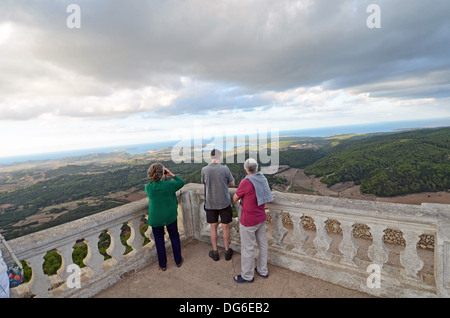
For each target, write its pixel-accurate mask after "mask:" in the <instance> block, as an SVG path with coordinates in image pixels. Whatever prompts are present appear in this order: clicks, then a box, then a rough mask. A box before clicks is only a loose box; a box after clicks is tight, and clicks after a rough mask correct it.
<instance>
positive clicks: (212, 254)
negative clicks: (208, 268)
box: [209, 250, 219, 262]
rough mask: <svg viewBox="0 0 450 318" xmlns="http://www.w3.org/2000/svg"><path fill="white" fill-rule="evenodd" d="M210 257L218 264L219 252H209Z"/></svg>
mask: <svg viewBox="0 0 450 318" xmlns="http://www.w3.org/2000/svg"><path fill="white" fill-rule="evenodd" d="M209 257H211V258H212V259H213V260H214V261H216V262H217V261H218V260H219V252H218V251H214V250H211V251H209Z"/></svg>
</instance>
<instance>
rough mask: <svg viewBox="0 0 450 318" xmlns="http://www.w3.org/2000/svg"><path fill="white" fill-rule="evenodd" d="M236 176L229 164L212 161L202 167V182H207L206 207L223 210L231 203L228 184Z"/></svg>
mask: <svg viewBox="0 0 450 318" xmlns="http://www.w3.org/2000/svg"><path fill="white" fill-rule="evenodd" d="M233 181H234V178H233V176H232V175H231V171H230V169H229V168H228V167H227V166H224V165H221V164H220V163H210V164H208V165H207V166H205V167H203V168H202V180H201V182H202V183H206V203H205V208H206V209H209V210H221V209H224V208H226V207H227V206H229V205H230V204H231V198H230V193H229V192H228V184H229V183H230V182H233Z"/></svg>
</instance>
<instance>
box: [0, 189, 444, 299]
mask: <svg viewBox="0 0 450 318" xmlns="http://www.w3.org/2000/svg"><path fill="white" fill-rule="evenodd" d="M235 191H236V189H230V195H233V194H234V192H235ZM177 195H178V197H179V222H178V224H179V227H180V232H181V237H182V240H183V241H186V240H189V239H191V238H195V239H198V240H201V241H205V242H210V235H209V225H208V224H207V223H206V218H205V212H204V209H203V204H204V200H205V198H204V190H203V186H202V185H199V184H188V185H185V186H184V187H183V189H182V190H181V191H179V192H178V194H177ZM273 195H274V201H273V202H272V203H269V204H267V205H266V208H267V212H268V215H269V216H270V222H268V225H269V226H268V237H269V245H270V246H269V262H270V263H272V264H274V265H278V266H282V267H285V268H287V269H290V270H293V271H297V272H300V273H303V274H306V275H309V276H312V277H315V278H319V279H322V280H326V281H329V282H332V283H335V284H338V285H341V286H344V287H347V288H352V289H356V290H361V291H364V292H367V293H369V294H372V295H377V296H385V297H449V296H450V269H449V268H450V205H443V204H422V205H406V204H392V203H383V202H374V201H362V200H348V199H339V198H331V197H319V196H312V195H300V194H288V193H280V192H276V191H274V192H273ZM234 206H235V208H236V211H237V212H238V213H239V212H240V207H239V206H238V205H236V204H235V205H234ZM147 209H148V199H143V200H141V201H137V202H133V203H129V204H126V205H123V206H120V207H117V208H114V209H111V210H108V211H105V212H101V213H98V214H95V215H92V216H88V217H85V218H82V219H79V220H76V221H73V222H70V223H66V224H63V225H60V226H56V227H53V228H49V229H47V230H44V231H40V232H37V233H33V234H30V235H26V236H23V237H19V238H17V239H14V240H11V241H9V244H10V245H11V247H12V248H13V250H14V251H15V253H16V255H17V257H18V258H19V259H20V260H24V261H25V262H26V263H27V264H28V266H29V267H31V269H32V278H31V280H30V281H29V282H28V283H25V284H22V285H20V286H19V287H16V288H14V289H12V290H11V296H12V297H27V296H37V297H89V296H92V295H95V294H96V293H98V292H99V291H101V290H102V289H105V288H108V286H110V285H111V284H114V283H115V282H117V281H118V280H119V279H120V278H121V277H122V276H124V275H126V273H127V272H130V271H137V270H139V269H140V268H142V267H143V266H146V265H147V264H149V263H150V262H152V261H155V260H156V251H155V248H154V244H153V240H152V238H151V230H150V228H149V230H147V232H146V233H145V235H144V236H142V235H141V234H140V227H141V225H142V222H143V221H145V217H146V215H147ZM283 215H289V219H290V220H291V221H292V224H291V225H287V224H286V223H285V222H283V219H284V217H283ZM306 218H308V219H311V220H312V221H313V223H314V227H315V230H310V229H306V228H305V226H304V221H305V219H306ZM331 220H334V222H337V224H338V226H339V227H340V229H341V231H340V232H341V234H339V235H336V234H332V233H329V232H328V231H327V224H328V222H330V221H331ZM233 222H234V223H233V225H232V230H231V235H232V247H233V248H234V249H236V250H238V251H239V249H240V238H239V233H238V228H239V227H238V226H237V223H238V217H235V219H234V221H233ZM124 224H127V225H128V226H129V230H130V232H131V233H130V237H129V239H128V240H127V244H128V245H129V246H130V247H131V251H130V252H128V253H126V247H125V245H123V244H122V242H121V232H122V227H123V225H124ZM361 224H364V225H366V226H367V227H368V228H369V231H370V234H371V237H372V238H371V241H370V240H367V239H366V241H365V242H366V243H367V244H365V245H364V246H367V248H366V247H362V246H361V244H358V240H360V239H359V238H358V239H357V238H356V237H355V234H354V233H355V228H356V227H357V226H358V225H361ZM219 228H220V227H219ZM387 229H394V230H397V231H400V232H401V234H402V236H403V239H404V242H405V246H404V247H403V248H402V249H401V251H400V252H399V253H398V254H399V255H397V257H398V259H399V262H398V264H396V265H393V264H392V262H389V259H390V257H392V256H393V255H392V254H393V253H392V252H391V251H390V249H389V248H388V247H386V244H385V240H384V235H385V233H386V230H387ZM104 231H107V233H108V234H109V235H110V241H111V243H110V246H109V248H108V249H107V250H106V253H107V255H109V259H107V260H105V257H104V255H102V254H101V253H100V251H99V248H98V242H99V236H100V235H101V233H103V232H104ZM423 234H427V235H433V236H434V237H435V240H434V257H433V258H432V262H433V264H431V267H432V271H431V273H427V274H425V273H423V271H422V269H423V267H424V261H423V259H422V258H421V256H420V253H418V247H417V245H418V244H417V243H418V241H419V237H420V236H421V235H423ZM145 237H147V238H148V239H149V240H150V243H148V244H144V240H145ZM219 237H220V236H219ZM80 241H83V242H84V243H85V244H86V245H87V251H88V253H87V256H86V257H85V259H84V260H83V263H84V264H85V265H86V267H84V268H82V269H81V276H79V278H80V283H81V284H80V286H79V287H80V288H78V287H77V285H76V284H75V287H74V284H72V283H73V279H74V278H75V277H74V275H75V274H74V273H73V272H71V271H70V270H69V269H70V268H71V267H70V265H71V264H73V259H72V253H73V249H74V246H75V245H76V244H79V242H80ZM77 242H78V243H77ZM359 242H362V241H359ZM222 243H223V242H222ZM219 244H221V242H220V240H219ZM51 250H55V251H57V252H58V254H60V255H61V258H62V265H61V268H60V269H59V270H58V272H57V273H56V274H55V275H53V276H50V277H49V276H47V275H46V274H45V273H44V271H43V268H42V265H43V263H44V256H45V255H46V253H47V252H48V251H51ZM3 255H4V256H5V258H6V261H7V263H11V262H12V259H11V258H9V257H8V253H7V252H6V251H4V252H3ZM377 279H378V284H373V282H375V283H376V282H377Z"/></svg>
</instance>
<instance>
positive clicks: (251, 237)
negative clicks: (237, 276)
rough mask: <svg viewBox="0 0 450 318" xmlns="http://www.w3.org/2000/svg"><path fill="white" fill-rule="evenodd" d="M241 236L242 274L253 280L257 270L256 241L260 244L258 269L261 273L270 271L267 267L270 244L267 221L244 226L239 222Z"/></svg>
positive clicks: (265, 273)
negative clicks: (268, 241)
mask: <svg viewBox="0 0 450 318" xmlns="http://www.w3.org/2000/svg"><path fill="white" fill-rule="evenodd" d="M239 232H240V236H241V276H242V278H243V279H245V280H252V279H253V277H254V270H255V242H256V243H257V244H258V248H259V252H258V264H257V268H256V269H257V270H258V273H260V274H261V275H267V274H268V273H269V271H268V269H267V255H268V244H267V235H266V222H262V223H260V224H258V225H255V226H243V225H242V224H240V223H239Z"/></svg>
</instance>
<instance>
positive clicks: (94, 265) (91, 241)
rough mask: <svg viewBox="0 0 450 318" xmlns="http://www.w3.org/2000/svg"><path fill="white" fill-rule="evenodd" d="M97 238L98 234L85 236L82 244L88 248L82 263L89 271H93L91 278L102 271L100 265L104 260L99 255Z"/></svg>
mask: <svg viewBox="0 0 450 318" xmlns="http://www.w3.org/2000/svg"><path fill="white" fill-rule="evenodd" d="M99 237H100V233H97V234H93V235H90V236H87V237H86V238H85V239H84V242H85V243H86V245H87V246H88V253H87V255H86V257H85V258H84V260H83V263H84V264H85V265H86V266H88V267H89V268H90V269H92V271H93V274H92V276H94V277H95V276H97V275H98V274H100V273H101V272H102V271H103V269H102V265H103V261H104V259H105V258H104V256H103V255H102V254H100V251H99V250H98V241H99Z"/></svg>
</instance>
